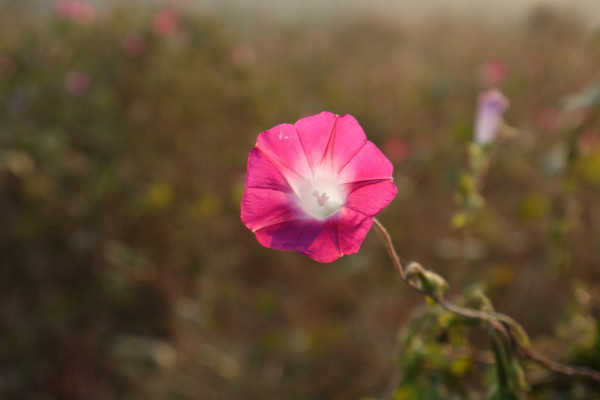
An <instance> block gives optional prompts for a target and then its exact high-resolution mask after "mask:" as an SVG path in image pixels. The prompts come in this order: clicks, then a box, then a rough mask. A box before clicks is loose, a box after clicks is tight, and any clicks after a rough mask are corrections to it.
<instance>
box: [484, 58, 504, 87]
mask: <svg viewBox="0 0 600 400" xmlns="http://www.w3.org/2000/svg"><path fill="white" fill-rule="evenodd" d="M482 75H483V81H484V83H485V84H486V85H489V86H497V85H499V84H501V83H502V82H504V80H505V79H506V76H507V75H508V67H507V66H506V64H505V63H504V62H503V61H501V60H488V61H486V63H485V64H483V68H482Z"/></svg>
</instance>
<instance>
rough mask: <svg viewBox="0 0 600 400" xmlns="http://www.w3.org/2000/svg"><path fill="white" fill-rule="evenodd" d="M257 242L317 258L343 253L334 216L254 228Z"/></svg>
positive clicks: (329, 259)
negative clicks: (325, 218) (320, 219)
mask: <svg viewBox="0 0 600 400" xmlns="http://www.w3.org/2000/svg"><path fill="white" fill-rule="evenodd" d="M255 234H256V238H257V239H258V241H259V243H260V244H262V245H263V246H265V247H270V248H274V249H279V250H296V251H297V252H299V253H302V254H306V255H308V256H309V257H311V258H312V259H314V260H316V261H319V262H332V261H334V260H336V259H337V258H339V257H340V256H341V255H342V254H341V252H340V249H339V243H338V241H337V218H335V217H334V218H330V219H328V220H326V221H318V220H313V219H311V220H296V221H290V222H283V223H280V224H277V225H271V226H268V227H265V228H263V229H260V230H258V231H256V232H255Z"/></svg>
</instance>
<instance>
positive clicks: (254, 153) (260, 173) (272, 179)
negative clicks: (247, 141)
mask: <svg viewBox="0 0 600 400" xmlns="http://www.w3.org/2000/svg"><path fill="white" fill-rule="evenodd" d="M245 187H246V188H262V189H273V190H279V191H281V192H292V191H293V190H292V188H291V186H290V185H289V183H288V182H287V180H286V178H285V177H284V176H283V174H282V173H281V171H279V170H278V169H277V167H276V166H275V165H274V164H273V162H272V161H271V160H270V159H269V158H268V157H267V156H266V155H265V153H264V152H263V151H261V150H260V149H257V148H253V149H252V150H250V154H249V155H248V172H247V173H246V183H245Z"/></svg>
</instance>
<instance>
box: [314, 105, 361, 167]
mask: <svg viewBox="0 0 600 400" xmlns="http://www.w3.org/2000/svg"><path fill="white" fill-rule="evenodd" d="M366 143H367V137H366V135H365V132H364V131H363V129H362V128H361V126H360V125H359V123H358V121H356V119H354V117H353V116H351V115H343V116H341V117H337V120H336V123H335V125H334V127H333V132H332V134H331V137H330V138H329V143H327V148H326V149H325V153H324V154H323V159H322V160H321V164H319V167H318V168H317V172H316V173H315V175H317V176H318V175H321V174H322V175H324V176H331V175H338V174H339V173H340V171H341V170H342V169H343V168H344V167H345V166H346V164H348V162H350V161H351V160H352V158H354V156H355V155H356V154H357V153H358V152H359V151H360V149H361V148H362V147H363V146H364V145H365V144H366Z"/></svg>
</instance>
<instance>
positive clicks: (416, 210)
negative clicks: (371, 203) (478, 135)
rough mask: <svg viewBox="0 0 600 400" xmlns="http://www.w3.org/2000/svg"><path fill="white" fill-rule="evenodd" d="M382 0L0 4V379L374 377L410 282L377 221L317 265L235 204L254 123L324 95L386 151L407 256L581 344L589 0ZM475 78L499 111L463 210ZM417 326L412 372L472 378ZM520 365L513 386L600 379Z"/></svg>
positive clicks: (135, 387) (230, 390)
mask: <svg viewBox="0 0 600 400" xmlns="http://www.w3.org/2000/svg"><path fill="white" fill-rule="evenodd" d="M125 3H127V4H125ZM322 3H323V4H322ZM368 3H369V4H371V2H368ZM402 3H404V2H402ZM402 3H401V2H398V4H395V3H394V5H393V6H392V4H391V2H384V1H378V2H373V4H372V5H371V6H366V4H367V2H363V3H361V2H351V3H348V4H347V7H344V5H343V4H341V3H340V2H331V4H328V3H327V2H308V3H307V4H308V5H307V6H306V7H303V6H302V5H300V3H295V2H285V1H284V2H279V3H277V4H275V3H269V2H256V3H255V2H244V1H229V2H194V1H166V2H162V1H153V2H142V1H136V2H108V3H107V2H87V1H83V0H57V1H55V2H50V1H47V2H46V1H44V2H42V1H24V0H20V1H4V2H0V397H2V398H4V399H40V400H41V399H43V400H50V399H108V398H122V399H207V400H212V399H366V398H386V396H391V394H393V393H394V392H395V387H396V385H398V384H399V383H401V382H402V379H403V365H406V363H407V362H408V361H407V360H406V357H407V353H406V352H405V351H404V349H403V346H402V341H401V340H399V337H400V338H401V337H402V335H403V332H405V329H406V326H408V325H409V323H410V321H411V318H413V316H414V314H415V313H416V312H418V311H419V310H420V309H421V308H422V307H423V305H424V304H425V303H424V299H423V298H422V297H421V296H419V295H418V294H416V293H414V292H411V291H409V290H408V289H407V288H406V287H404V286H403V285H402V284H401V282H400V281H399V280H398V279H397V278H396V276H395V272H394V270H393V268H392V266H391V264H390V262H389V260H388V259H387V256H386V253H385V248H384V246H383V245H382V243H381V241H380V240H379V238H378V237H377V235H376V234H375V232H371V233H370V234H369V235H368V236H367V238H366V240H365V242H364V244H363V246H362V249H361V251H360V252H359V253H358V254H356V255H352V256H345V257H343V258H341V259H340V260H338V261H335V262H334V263H331V264H319V263H316V262H314V261H312V260H310V259H308V258H306V257H304V256H301V255H298V254H296V253H293V252H280V251H275V250H270V249H265V248H263V247H261V246H260V245H259V244H258V243H257V242H256V240H255V238H254V237H253V235H252V233H251V232H250V231H249V230H247V229H246V228H245V227H244V226H243V225H242V223H241V222H240V218H239V211H240V206H239V204H240V199H241V194H242V192H243V183H244V177H245V167H246V160H247V154H248V151H249V150H250V149H251V148H252V147H253V145H254V141H255V140H256V136H257V135H258V133H259V132H261V131H263V130H266V129H269V128H271V127H272V126H274V125H276V124H279V123H282V122H294V121H296V120H298V119H299V118H302V117H304V116H308V115H312V114H316V113H318V112H320V111H322V110H329V111H332V112H335V113H338V114H346V113H349V114H352V115H354V116H355V117H356V118H357V119H358V121H360V123H361V124H362V126H363V128H364V129H365V131H366V132H367V135H368V137H369V139H370V140H371V141H373V142H374V143H376V144H377V145H378V146H379V147H380V148H381V149H382V150H383V151H384V153H385V154H386V155H387V156H388V157H389V158H390V159H391V160H392V161H393V163H394V166H395V172H394V179H395V182H396V183H397V186H398V189H399V191H398V196H397V197H396V199H395V200H394V201H393V202H392V203H391V205H390V206H389V207H388V208H387V209H386V210H384V211H383V212H382V213H381V214H380V216H379V219H380V221H382V223H383V224H384V225H385V226H386V227H387V228H388V230H389V231H390V233H391V234H392V236H393V239H394V242H395V244H396V247H397V249H398V252H399V253H400V255H401V257H402V258H403V259H405V260H417V261H419V262H420V263H422V264H423V265H424V266H426V267H427V268H430V269H433V270H435V271H437V272H439V273H440V274H442V275H443V276H445V277H447V279H448V280H449V282H450V283H451V290H450V293H451V296H457V297H456V298H457V301H460V298H462V297H461V296H463V295H464V294H465V293H467V292H468V291H469V290H472V288H473V287H478V288H481V289H482V290H483V291H484V292H485V293H486V294H487V295H488V296H489V297H490V298H491V300H492V301H493V303H494V305H495V307H496V309H497V310H499V311H502V312H505V313H507V314H509V315H511V316H513V317H514V318H515V319H517V320H518V321H519V322H521V323H522V324H523V326H524V327H525V328H526V329H527V331H528V332H529V333H530V335H531V337H532V340H533V345H534V347H535V348H536V349H539V350H541V351H542V352H544V353H545V354H547V355H549V356H551V357H553V358H555V359H557V360H561V361H563V362H566V363H577V364H583V365H588V366H592V367H596V368H598V367H600V334H599V330H598V314H599V310H600V309H599V308H598V306H599V299H598V288H599V284H600V269H599V267H600V208H599V206H598V199H599V197H598V195H599V194H600V192H599V189H600V131H599V129H600V126H599V123H598V119H597V114H598V107H597V106H598V98H599V97H600V94H599V93H600V90H599V89H598V86H595V85H596V84H595V82H596V81H597V80H598V79H599V78H600V70H599V66H600V30H599V29H598V22H599V21H598V20H597V19H596V20H595V19H594V16H597V15H600V14H598V13H596V14H594V10H597V8H598V4H594V2H589V3H585V2H580V3H577V5H578V6H580V7H574V6H573V4H575V3H570V4H571V6H568V5H566V4H562V5H561V4H558V5H552V4H550V3H548V4H533V3H528V2H520V4H521V5H520V6H519V7H517V8H516V10H515V9H511V8H510V7H507V8H503V9H499V10H495V9H494V8H492V7H490V6H487V7H482V6H481V5H479V6H478V5H477V4H476V3H475V2H462V3H461V2H453V3H456V4H457V8H450V9H449V8H448V7H449V6H448V5H447V4H446V6H445V8H444V7H442V8H438V7H441V6H440V4H438V3H439V2H438V3H435V2H433V3H431V4H430V6H429V8H427V7H425V8H421V9H417V8H407V9H406V12H404V9H403V6H402V5H400V4H402ZM286 4H287V5H288V6H290V7H289V8H286V7H283V6H282V5H286ZM458 6H462V8H460V7H458ZM320 7H323V8H322V9H321V8H320ZM386 7H391V8H389V9H388V8H386ZM407 7H408V6H407ZM507 10H512V11H511V12H508V11H507ZM271 11H272V13H271ZM491 87H498V88H499V89H500V90H502V92H503V93H504V94H505V95H506V96H507V97H508V98H509V99H510V102H511V106H510V109H509V111H508V112H507V114H506V120H507V123H508V124H509V125H510V126H511V127H513V128H514V129H513V131H512V132H513V135H511V137H509V138H505V139H504V140H502V141H501V142H499V143H497V144H496V145H495V148H494V150H493V157H492V159H491V162H490V165H489V169H488V171H487V173H486V175H485V177H484V180H483V182H482V186H481V195H482V196H483V198H484V199H485V207H484V208H483V209H481V210H479V211H478V212H477V214H476V216H475V219H474V221H473V223H471V224H468V226H465V227H460V228H459V227H457V225H456V224H453V221H456V216H457V215H460V212H461V203H460V201H459V198H458V197H459V196H457V193H459V192H460V187H461V176H463V175H462V174H463V172H464V171H465V170H467V168H468V166H467V147H468V143H469V142H470V141H471V139H472V136H473V120H474V115H475V108H476V102H477V96H478V94H479V93H480V92H481V91H482V90H486V89H488V88H491ZM457 213H458V214H457ZM435 350H436V351H438V353H436V355H435V356H436V357H437V358H436V359H435V360H434V358H433V357H434V355H431V354H429V356H430V358H431V360H432V361H431V365H433V366H434V367H435V368H433V370H432V371H433V372H432V371H429V372H428V373H430V374H432V375H429V376H428V377H429V378H431V379H434V378H435V376H436V375H435V373H436V372H435V371H445V372H444V373H446V374H447V373H451V374H454V375H456V376H457V377H461V376H464V378H465V379H464V381H465V382H466V386H467V387H468V388H469V390H470V391H471V395H470V396H471V397H470V398H481V397H484V396H485V394H486V390H485V385H482V384H481V382H477V381H475V380H472V379H471V380H469V376H470V374H471V373H473V372H476V371H477V370H479V369H482V368H486V362H485V357H484V359H483V360H479V361H473V360H471V361H469V360H470V358H469V359H467V361H466V362H467V364H464V363H463V364H461V365H462V367H461V368H456V364H451V363H449V361H448V360H450V359H451V358H452V357H451V355H450V354H449V353H447V352H451V348H450V349H448V348H446V347H444V348H436V349H435ZM482 351H483V352H485V351H486V347H485V345H483V347H482ZM444 352H446V353H444ZM425 358H426V357H425ZM428 365H429V364H428ZM431 365H430V366H431ZM424 369H426V368H424ZM525 370H526V372H527V373H528V375H527V376H528V377H530V378H531V382H532V386H531V389H532V391H531V394H530V395H531V396H532V398H582V399H584V398H594V397H595V395H597V394H598V393H600V392H598V388H597V387H594V386H593V385H591V384H590V383H589V382H586V381H580V380H564V379H559V378H556V377H554V376H552V375H547V374H546V375H544V374H542V375H539V374H538V375H535V376H531V374H530V370H529V369H528V368H525ZM448 371H449V372H448ZM538 372H539V371H538ZM404 383H405V384H410V382H406V380H405V382H404ZM409 392H410V391H409ZM399 393H400V392H398V393H396V395H397V398H405V397H400V395H401V394H399ZM403 393H407V392H403ZM536 396H537V397H536ZM547 396H550V397H547ZM552 396H554V397H552ZM561 396H564V397H561ZM578 396H579V397H578ZM414 398H418V397H416V396H415V397H414ZM422 398H425V397H422ZM427 398H435V397H427ZM440 398H444V397H440ZM448 398H450V397H448ZM457 398H462V397H457Z"/></svg>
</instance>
